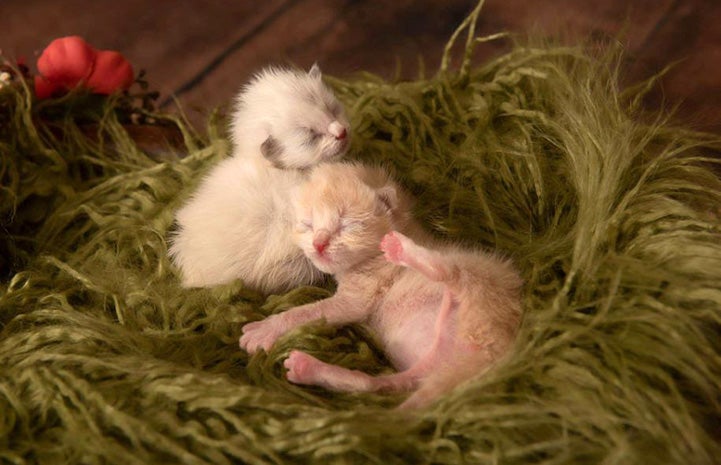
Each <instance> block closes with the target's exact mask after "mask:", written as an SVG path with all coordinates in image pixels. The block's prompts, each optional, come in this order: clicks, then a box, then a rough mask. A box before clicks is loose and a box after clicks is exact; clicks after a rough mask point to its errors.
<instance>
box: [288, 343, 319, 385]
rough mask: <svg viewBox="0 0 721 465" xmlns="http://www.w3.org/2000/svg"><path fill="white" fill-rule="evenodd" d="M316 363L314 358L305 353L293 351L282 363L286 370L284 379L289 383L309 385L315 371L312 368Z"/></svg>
mask: <svg viewBox="0 0 721 465" xmlns="http://www.w3.org/2000/svg"><path fill="white" fill-rule="evenodd" d="M317 361H318V360H317V359H316V358H314V357H313V356H311V355H308V354H306V353H305V352H301V351H299V350H294V351H292V352H291V353H290V355H288V358H287V359H285V362H283V366H284V367H285V368H286V369H287V370H288V372H287V373H286V375H285V377H286V378H287V379H288V381H290V382H291V383H296V384H311V383H312V382H313V375H314V374H315V371H316V370H315V368H314V367H315V366H316V364H317Z"/></svg>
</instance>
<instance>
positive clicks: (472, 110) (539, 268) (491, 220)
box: [0, 11, 721, 464]
mask: <svg viewBox="0 0 721 465" xmlns="http://www.w3.org/2000/svg"><path fill="white" fill-rule="evenodd" d="M475 15H477V11H476V12H474V14H473V15H471V17H469V19H468V20H467V21H466V22H465V23H464V24H463V25H462V27H461V28H460V29H459V32H460V31H464V30H467V31H468V42H467V44H466V50H467V54H466V56H465V58H464V61H463V62H462V63H461V65H460V67H459V68H460V69H451V67H450V66H449V65H448V60H447V59H444V61H443V65H442V67H441V69H440V70H439V72H438V73H437V74H436V75H435V76H433V77H432V78H430V79H419V80H417V81H413V82H402V83H387V82H383V81H382V80H380V79H378V78H375V77H372V76H362V77H360V78H358V79H356V80H353V81H342V80H333V81H332V84H333V85H334V87H335V88H336V90H337V94H338V96H339V97H340V98H341V100H343V101H344V103H345V104H346V107H347V109H348V111H349V114H350V115H351V117H352V125H353V128H354V145H353V147H352V149H351V152H352V154H353V156H354V157H356V158H358V159H360V160H364V161H373V162H382V163H384V164H386V165H388V166H390V167H391V168H392V169H393V170H394V171H395V172H396V173H397V174H398V177H399V178H400V180H401V181H402V182H403V183H404V184H405V185H406V186H407V187H408V188H409V189H410V190H411V191H412V192H414V193H415V194H416V196H417V197H418V199H419V202H418V203H419V207H418V211H417V212H416V213H417V215H418V217H419V218H421V219H422V220H423V221H424V222H425V224H426V226H427V227H428V228H429V229H430V230H432V231H434V232H435V233H437V234H439V235H442V236H446V237H448V238H449V239H451V240H456V241H461V242H467V243H475V244H483V245H485V246H488V247H493V248H497V249H500V250H502V251H505V252H506V253H508V254H510V255H511V256H512V257H513V258H514V259H515V260H516V262H517V263H518V265H519V267H520V269H521V270H522V273H523V277H524V279H525V281H526V286H525V294H524V311H525V316H524V322H523V325H522V329H521V332H520V335H519V337H518V342H517V344H516V346H515V348H514V351H513V353H512V354H510V356H509V358H508V359H507V360H506V361H505V363H503V364H502V365H501V366H499V367H497V368H496V369H495V370H493V371H492V372H491V373H489V374H487V375H486V376H484V377H482V378H479V379H476V380H474V381H472V382H469V383H467V384H465V385H463V386H461V387H459V388H458V389H456V390H455V391H453V392H452V393H451V394H449V395H447V396H445V397H443V398H442V399H440V400H439V402H438V403H437V404H436V405H435V406H434V407H432V408H430V409H428V410H424V411H421V412H418V414H417V415H409V414H400V413H398V412H395V411H393V410H392V409H391V407H392V406H393V405H395V403H397V402H398V401H399V398H397V397H388V396H381V395H370V394H364V395H345V394H344V395H341V394H331V393H328V392H325V391H323V390H322V389H315V388H307V387H299V386H294V385H292V384H289V383H288V382H287V381H286V380H285V377H284V374H283V369H282V360H283V359H284V358H285V357H286V355H287V354H288V352H289V351H290V350H291V348H302V349H304V350H306V351H308V352H310V353H313V354H315V355H316V356H318V357H319V358H321V359H324V360H329V361H332V362H333V363H338V364H342V365H345V366H349V367H356V368H358V369H361V370H366V371H370V372H383V371H387V370H389V368H388V364H387V362H386V361H385V360H384V359H383V357H382V355H381V354H379V352H378V351H377V350H376V348H375V347H374V346H373V344H372V342H371V341H370V339H369V338H368V335H367V334H364V333H363V332H362V331H361V330H360V329H359V328H357V327H347V328H342V329H339V330H333V329H330V328H328V327H325V326H323V325H317V326H313V327H308V328H304V329H303V330H299V331H296V332H294V333H292V334H290V335H288V336H287V337H285V338H284V339H282V340H281V341H280V342H279V344H277V345H276V347H274V348H273V349H272V350H271V352H270V353H268V354H265V353H260V354H258V355H256V356H253V357H250V358H249V357H248V356H247V354H245V353H244V352H243V351H241V350H239V348H238V345H237V340H238V337H239V335H240V330H241V327H242V325H243V324H244V323H245V322H247V321H250V320H255V319H259V318H262V317H264V316H266V315H268V314H271V313H273V312H280V311H283V310H285V309H287V308H289V307H292V306H295V305H298V304H301V303H304V302H308V301H310V300H312V299H318V298H322V297H324V296H327V295H329V293H330V292H332V290H331V289H324V288H313V287H303V288H299V289H295V290H293V291H291V292H289V293H287V294H284V295H272V296H264V295H260V294H258V293H256V292H253V291H252V290H249V289H246V288H244V287H243V285H242V283H240V282H238V283H234V284H232V285H228V286H223V287H219V288H215V289H211V290H189V289H182V288H181V287H180V286H179V280H178V276H177V272H176V270H175V269H174V268H173V267H172V266H171V264H170V263H169V261H168V258H167V243H166V237H167V233H168V231H169V230H170V228H171V227H172V221H173V211H174V210H175V209H176V208H177V207H178V206H179V205H180V203H181V202H182V201H183V199H185V198H186V197H187V195H188V194H189V193H190V192H191V191H192V188H193V186H194V183H196V181H197V180H198V179H199V177H200V176H201V175H202V173H203V172H204V170H206V169H207V168H208V167H209V166H211V164H212V163H214V162H215V161H217V160H219V159H221V158H222V157H224V156H226V154H227V152H228V144H227V141H226V140H225V139H224V138H223V137H221V136H220V135H218V134H217V133H211V134H210V136H209V138H208V139H207V140H198V139H197V138H195V137H193V136H192V135H191V134H189V133H188V132H187V130H186V129H185V128H186V126H184V125H182V124H179V127H180V128H181V129H182V130H185V131H186V132H185V135H186V137H185V142H186V150H187V152H188V156H187V157H184V158H182V159H178V160H174V161H167V162H160V163H159V162H156V161H153V160H151V159H150V158H149V157H148V156H147V155H146V154H145V153H143V152H142V151H141V150H140V149H139V148H138V146H137V145H136V144H134V142H133V140H132V139H131V138H129V137H128V135H127V133H126V132H125V131H124V130H123V126H122V125H121V124H120V123H119V122H118V120H117V118H116V116H115V114H114V112H113V111H112V101H111V102H109V103H108V105H109V109H108V111H107V112H105V113H102V114H100V115H99V116H98V124H97V131H98V135H99V137H97V138H95V139H94V141H93V140H91V139H88V138H87V137H85V136H83V135H82V134H81V133H80V131H79V129H78V126H77V125H76V124H75V123H74V122H73V120H72V114H71V111H72V109H68V110H67V111H68V113H66V114H65V115H66V116H65V117H60V118H56V119H55V120H54V122H53V123H52V124H49V123H47V122H42V121H40V120H38V118H37V111H36V104H35V103H34V102H33V101H32V99H31V97H30V94H29V92H28V90H27V88H22V87H19V88H5V89H3V90H0V100H2V105H3V106H5V108H8V107H9V108H10V109H11V111H10V112H8V113H7V114H4V118H5V119H6V121H4V122H3V125H2V126H4V127H0V132H1V134H0V135H1V138H0V151H1V152H2V160H1V162H0V176H1V177H2V185H1V188H2V189H1V192H2V197H1V198H0V215H1V219H2V231H3V235H2V238H1V239H2V241H1V243H0V248H1V250H2V255H3V257H4V259H5V261H4V262H3V263H2V266H3V272H4V275H3V278H2V281H1V282H0V325H1V326H0V367H2V369H1V370H0V462H3V463H16V464H23V463H52V464H60V463H68V464H70V463H85V464H94V463H98V464H100V463H118V464H121V463H122V464H125V463H143V464H152V463H186V464H203V463H213V464H230V463H254V464H261V463H384V464H406V463H437V464H459V463H473V464H483V463H489V464H490V463H504V464H529V463H545V464H576V463H623V464H647V463H678V464H689V463H692V464H706V463H708V464H711V463H713V462H714V461H717V460H718V457H721V446H720V445H719V437H721V433H720V432H719V429H718V424H720V423H721V342H720V341H721V338H720V337H719V336H721V330H720V329H721V272H720V271H719V270H721V241H719V234H720V233H721V221H719V218H718V208H719V205H721V182H720V181H719V179H718V178H717V177H716V176H715V175H714V173H713V171H712V170H711V169H709V164H712V163H713V162H714V159H713V158H709V157H707V156H706V155H705V154H706V153H707V151H708V150H715V149H718V148H719V143H718V141H717V140H715V139H713V138H712V137H709V136H706V135H703V134H697V133H693V132H691V131H686V130H683V129H678V128H673V127H671V126H670V125H669V124H668V123H667V122H666V120H665V119H664V118H663V117H659V118H655V119H649V118H648V116H647V115H642V114H641V113H640V110H639V106H640V104H639V102H640V99H641V98H642V96H643V92H644V90H645V89H647V88H648V85H650V83H642V84H641V85H640V86H637V87H634V88H631V89H628V90H625V91H620V90H619V88H618V83H617V76H616V71H615V70H616V63H618V57H617V55H616V56H615V58H614V54H610V55H609V54H604V55H603V56H598V55H597V54H592V53H590V52H588V51H587V50H585V49H584V48H581V47H561V46H551V45H539V46H533V45H516V46H515V47H514V48H513V50H512V51H511V52H509V53H508V54H505V55H503V56H501V57H499V58H497V59H495V60H493V61H491V62H488V63H485V64H483V65H481V66H474V65H471V64H470V61H469V60H468V57H469V56H470V50H471V49H472V43H473V42H474V40H475V39H474V38H473V36H472V30H473V27H472V26H473V22H474V21H475ZM453 40H455V37H454V38H453ZM453 40H452V41H451V43H452V42H453ZM449 48H450V44H449ZM446 58H447V57H446ZM61 116H62V114H61ZM159 117H161V118H162V117H163V116H162V115H160V116H159ZM5 123H7V124H5ZM50 126H54V129H53V127H50ZM58 134H61V135H60V136H59V135H58ZM106 141H111V142H112V150H109V149H108V148H109V145H108V144H107V143H106Z"/></svg>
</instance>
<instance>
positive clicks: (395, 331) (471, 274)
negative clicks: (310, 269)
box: [240, 164, 522, 408]
mask: <svg viewBox="0 0 721 465" xmlns="http://www.w3.org/2000/svg"><path fill="white" fill-rule="evenodd" d="M359 169H361V168H359V167H357V166H355V167H354V166H353V165H343V164H327V165H320V166H318V167H317V168H315V169H314V170H313V172H312V174H311V176H310V179H309V180H308V182H307V183H305V184H304V185H303V188H302V189H301V192H300V196H299V198H298V200H297V203H296V206H295V208H296V214H297V216H298V226H297V228H296V240H297V241H298V244H299V245H300V246H301V247H302V249H303V251H304V252H305V254H306V255H307V256H308V257H309V258H310V259H311V260H312V261H313V263H314V264H315V265H316V266H317V267H318V268H319V269H321V270H323V271H324V272H326V273H331V274H333V276H334V277H335V279H336V280H337V281H338V290H337V292H336V293H335V295H333V296H332V297H329V298H327V299H324V300H321V301H318V302H314V303H310V304H307V305H302V306H299V307H296V308H293V309H291V310H288V311H286V312H283V313H280V314H276V315H272V316H270V317H268V318H266V319H264V320H262V321H258V322H253V323H249V324H246V325H245V326H244V328H243V335H242V337H241V338H240V346H241V347H242V348H244V349H246V350H247V351H248V352H250V353H254V352H256V351H257V350H259V349H264V350H268V349H269V348H270V347H271V346H272V345H273V343H274V342H275V340H276V339H277V338H278V337H280V336H281V335H283V334H285V333H287V332H288V331H289V330H291V329H293V328H295V327H297V326H299V325H302V324H305V323H309V322H312V321H317V320H325V321H326V322H327V323H328V324H331V325H336V326H340V325H344V324H348V323H363V324H364V325H366V326H367V327H368V328H369V330H370V331H371V332H372V333H373V334H375V335H376V336H377V338H378V341H379V343H380V345H381V346H382V348H383V350H384V352H385V353H386V355H387V356H388V358H389V360H390V361H391V362H392V363H393V365H394V366H395V367H396V369H397V370H398V372H397V373H395V374H391V375H384V376H377V377H373V376H370V375H368V374H365V373H362V372H360V371H356V370H349V369H346V368H342V367H339V366H335V365H330V364H328V363H325V362H322V361H320V360H318V359H316V358H314V357H312V356H311V355H308V354H307V353H304V352H300V351H293V352H291V353H290V356H289V357H288V359H286V361H285V362H284V364H285V367H286V368H287V369H288V372H287V377H288V379H289V380H290V381H292V382H294V383H298V384H312V385H318V386H323V387H325V388H327V389H330V390H336V391H351V392H363V391H381V390H386V391H414V393H413V395H411V396H410V397H409V398H408V399H407V400H406V401H405V402H404V403H403V404H402V405H401V407H402V408H410V407H420V406H424V405H427V404H428V403H429V402H431V401H433V400H434V399H435V398H437V397H438V396H439V395H440V394H442V393H444V392H447V391H448V390H450V389H452V388H453V387H454V386H456V385H457V384H458V383H460V382H462V381H464V380H466V379H468V378H471V377H472V376H474V375H477V374H479V373H481V372H482V371H484V370H485V369H487V368H488V367H489V365H490V364H491V363H493V362H494V361H496V360H498V359H499V357H501V356H502V355H503V354H505V353H506V352H507V351H508V350H509V347H510V346H511V344H512V342H513V340H514V338H515V335H516V332H517V329H518V325H519V322H520V317H521V304H520V289H521V285H522V282H521V278H520V277H519V275H518V273H517V272H516V271H515V269H514V268H513V266H512V265H511V263H510V262H509V261H508V260H504V259H501V258H499V257H497V256H495V255H492V254H488V253H484V252H481V251H479V250H467V249H462V248H459V247H455V246H450V245H443V246H433V247H432V248H426V247H423V246H421V245H418V244H417V243H415V242H414V241H413V240H412V239H410V238H409V237H407V236H406V235H404V234H401V233H400V232H398V231H396V230H395V229H400V230H403V231H406V232H407V233H408V234H411V235H415V237H421V238H422V237H423V236H422V235H419V234H418V232H417V230H416V227H415V226H414V224H413V223H412V221H411V220H410V214H409V213H408V211H407V208H408V207H407V205H404V204H403V202H401V201H399V199H400V198H402V197H401V196H400V195H399V191H398V190H397V189H396V188H394V186H393V185H392V184H385V185H384V186H382V187H379V186H378V185H375V186H372V185H368V183H367V182H365V181H364V177H363V176H362V175H361V176H359V175H358V173H357V170H359ZM361 170H362V169H361ZM354 171H356V173H354ZM399 219H400V220H401V221H399ZM423 240H424V242H426V243H428V242H430V241H428V240H427V239H423Z"/></svg>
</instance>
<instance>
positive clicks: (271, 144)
mask: <svg viewBox="0 0 721 465" xmlns="http://www.w3.org/2000/svg"><path fill="white" fill-rule="evenodd" d="M260 153H262V154H263V156H264V157H265V159H266V160H268V161H269V162H271V163H272V164H273V166H275V167H276V168H281V169H282V168H285V166H283V161H282V155H283V148H282V147H281V146H280V142H278V139H276V138H275V137H273V136H268V138H267V139H266V140H265V142H263V143H262V144H260Z"/></svg>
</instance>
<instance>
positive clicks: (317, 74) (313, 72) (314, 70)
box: [308, 62, 323, 80]
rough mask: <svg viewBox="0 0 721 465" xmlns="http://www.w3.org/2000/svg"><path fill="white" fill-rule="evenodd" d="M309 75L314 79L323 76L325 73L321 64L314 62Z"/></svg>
mask: <svg viewBox="0 0 721 465" xmlns="http://www.w3.org/2000/svg"><path fill="white" fill-rule="evenodd" d="M308 76H310V77H311V78H313V79H318V80H320V78H321V77H322V76H323V73H321V72H320V66H318V63H317V62H316V63H313V66H311V67H310V71H308Z"/></svg>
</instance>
